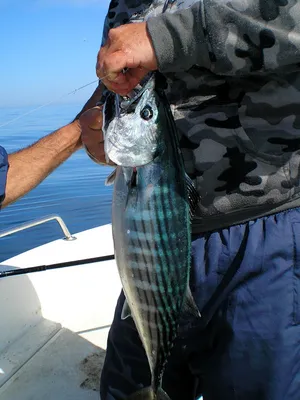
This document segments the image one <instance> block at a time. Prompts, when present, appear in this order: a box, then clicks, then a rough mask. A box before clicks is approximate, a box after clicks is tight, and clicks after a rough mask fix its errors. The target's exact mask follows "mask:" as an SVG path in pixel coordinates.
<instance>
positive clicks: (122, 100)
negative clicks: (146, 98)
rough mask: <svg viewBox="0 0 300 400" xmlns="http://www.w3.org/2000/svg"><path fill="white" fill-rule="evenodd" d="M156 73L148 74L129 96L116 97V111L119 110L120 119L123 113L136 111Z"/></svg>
mask: <svg viewBox="0 0 300 400" xmlns="http://www.w3.org/2000/svg"><path fill="white" fill-rule="evenodd" d="M153 76H154V73H153V72H151V73H150V74H148V75H147V76H146V77H145V78H144V80H143V83H142V84H139V85H137V86H136V87H135V88H134V89H133V90H132V91H131V92H130V93H129V94H128V95H127V96H120V95H116V106H117V107H116V110H118V112H119V115H118V117H120V114H123V113H132V112H134V111H135V108H136V106H137V104H138V102H139V100H140V98H141V97H142V96H143V94H144V93H145V91H146V90H147V89H148V88H149V82H150V81H151V79H152V78H153Z"/></svg>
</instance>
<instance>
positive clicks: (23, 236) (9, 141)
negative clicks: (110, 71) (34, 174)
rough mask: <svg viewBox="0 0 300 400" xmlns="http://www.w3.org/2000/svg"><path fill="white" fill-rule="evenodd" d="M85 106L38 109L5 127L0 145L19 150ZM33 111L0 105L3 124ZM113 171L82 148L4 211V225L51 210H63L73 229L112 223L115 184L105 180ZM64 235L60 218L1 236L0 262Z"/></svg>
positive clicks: (0, 222)
mask: <svg viewBox="0 0 300 400" xmlns="http://www.w3.org/2000/svg"><path fill="white" fill-rule="evenodd" d="M80 108H81V107H80V105H76V104H71V105H66V104H63V105H55V106H53V105H51V106H48V107H46V108H43V109H41V110H38V111H36V112H34V113H32V114H30V115H28V116H25V117H23V118H21V119H20V120H18V121H16V122H14V123H12V124H10V125H8V126H5V127H3V128H0V144H1V146H3V147H5V148H6V150H7V151H8V152H13V151H16V150H19V149H21V148H23V147H25V146H27V145H30V144H32V143H33V142H34V141H36V140H38V139H39V138H40V137H42V136H44V135H46V134H48V133H50V132H52V131H53V130H55V129H57V128H59V127H61V126H62V125H64V124H66V123H68V122H69V121H70V120H72V119H73V118H74V116H75V115H76V114H77V112H78V111H79V110H80ZM29 110H30V108H5V109H4V108H2V109H1V108H0V125H2V124H3V123H5V122H6V121H9V120H11V119H13V118H16V117H18V116H19V115H23V114H24V113H26V112H27V111H29ZM111 171H112V169H111V168H109V167H103V166H99V165H97V164H95V163H93V162H92V161H91V160H90V159H89V158H88V156H87V155H86V154H85V152H84V151H83V150H80V151H78V152H77V153H75V154H74V155H73V156H72V157H71V158H70V159H69V160H68V161H66V162H65V163H64V164H63V165H62V166H60V167H59V168H58V169H57V170H56V171H54V172H53V173H52V174H51V175H50V176H49V177H48V178H47V179H46V180H45V181H44V182H43V183H41V184H40V185H39V186H38V187H37V188H36V189H34V190H33V191H32V192H31V193H29V194H28V195H26V196H25V197H24V198H22V199H21V200H19V201H17V202H16V203H15V204H13V205H11V206H9V207H7V208H5V209H3V210H1V211H0V230H3V229H7V228H10V227H13V226H15V225H18V224H21V223H24V222H27V221H31V220H33V219H36V218H39V217H42V216H45V215H48V214H59V215H60V216H61V217H62V218H63V219H64V221H65V223H66V224H67V226H68V228H69V230H70V231H71V233H76V232H79V231H82V230H85V229H89V228H93V227H96V226H99V225H104V224H107V223H109V222H110V221H111V196H112V187H107V186H105V185H104V181H105V178H106V177H107V175H108V174H109V173H110V172H111ZM61 237H62V232H61V230H60V229H59V227H58V225H57V223H56V222H48V223H47V224H44V225H41V226H39V227H35V228H32V229H30V230H26V231H23V232H20V233H17V234H14V235H12V236H7V237H5V238H2V239H0V261H3V260H5V259H7V258H9V257H12V256H14V255H17V254H19V253H21V252H23V251H26V250H29V249H30V248H32V247H36V246H39V245H41V244H44V243H46V242H48V241H51V240H55V239H59V238H61ZM99 240H100V238H99Z"/></svg>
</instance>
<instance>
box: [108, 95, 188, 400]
mask: <svg viewBox="0 0 300 400" xmlns="http://www.w3.org/2000/svg"><path fill="white" fill-rule="evenodd" d="M147 95H148V96H149V95H152V96H154V94H153V93H151V92H149V93H148V94H147ZM155 99H156V103H155V104H156V106H157V110H158V112H157V119H156V121H155V124H156V129H155V131H156V136H157V137H156V140H157V149H156V154H155V156H154V157H153V160H152V161H151V162H150V163H147V164H146V165H141V166H137V167H136V168H132V167H124V166H118V167H117V171H116V178H115V182H114V185H115V187H114V195H113V206H112V227H113V238H114V244H115V255H116V262H117V265H118V269H119V274H120V278H121V281H122V285H123V290H124V293H125V296H126V300H127V302H128V305H129V309H130V314H131V316H132V317H133V320H134V322H135V325H136V328H137V330H138V332H139V336H140V338H141V341H142V343H143V345H144V348H145V351H146V354H147V358H148V361H149V366H150V370H151V375H152V383H151V387H152V389H153V391H152V392H151V393H152V394H150V392H148V393H149V396H150V397H145V398H147V399H152V398H153V399H155V398H156V397H155V396H156V393H157V392H158V391H159V389H160V385H161V379H162V375H163V371H164V367H165V364H166V361H167V359H168V356H169V354H170V350H171V348H172V345H173V343H174V340H175V338H176V336H177V330H178V323H179V318H180V315H181V312H182V307H183V303H184V302H185V299H186V295H187V289H188V284H189V273H190V259H191V254H190V251H191V250H190V249H191V232H190V206H189V198H188V188H187V182H186V177H185V173H184V167H183V160H182V157H181V154H180V153H179V146H178V139H177V135H176V130H175V124H174V121H173V117H172V114H171V111H170V109H169V107H168V104H167V103H166V99H165V97H164V95H163V93H158V94H157V93H155ZM146 103H147V102H146ZM131 119H132V116H131ZM121 122H122V121H119V126H121ZM129 128H130V127H129ZM129 128H128V129H129ZM127 133H128V132H127ZM146 133H147V132H145V131H144V132H141V133H140V135H143V134H144V135H145V134H146ZM151 135H153V127H152V130H151ZM135 150H136V149H135ZM122 157H123V156H122ZM122 159H125V158H124V157H123V158H122ZM131 161H132V158H130V162H131ZM128 311H129V310H127V312H128ZM127 312H126V310H125V309H124V315H123V316H124V317H126V314H127ZM151 396H153V397H151ZM133 398H137V399H138V398H143V397H133Z"/></svg>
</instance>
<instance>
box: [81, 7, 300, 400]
mask: <svg viewBox="0 0 300 400" xmlns="http://www.w3.org/2000/svg"><path fill="white" fill-rule="evenodd" d="M299 17H300V3H299V2H298V1H297V0H287V1H285V2H277V1H273V0H266V1H264V2H261V1H258V0H244V1H227V0H222V1H220V0H202V1H193V0H183V1H176V0H172V1H171V0H169V1H168V0H167V1H165V0H156V1H151V0H144V1H143V0H140V1H132V0H119V1H117V0H113V1H111V3H110V8H109V12H108V14H107V18H106V24H105V29H104V36H103V46H102V48H101V49H100V52H99V54H98V61H97V74H98V76H99V78H100V79H102V84H103V85H102V88H103V90H104V86H105V87H106V88H107V89H108V93H107V92H106V97H105V98H106V101H105V106H104V107H105V121H104V125H103V129H104V133H105V142H106V143H105V150H106V155H108V156H109V158H110V159H111V161H113V162H114V163H115V164H117V165H118V167H117V174H116V177H115V183H114V184H115V185H117V187H118V188H119V189H120V190H119V192H118V191H116V190H115V194H114V205H113V210H114V211H115V219H113V225H114V224H115V227H116V226H117V227H118V229H121V230H122V229H124V228H125V227H128V226H130V227H131V229H132V227H133V228H134V229H133V232H132V231H131V230H130V229H128V231H126V232H124V235H123V236H122V237H121V236H118V233H117V232H116V231H115V232H114V240H115V249H116V256H117V263H118V267H119V270H120V275H121V279H122V283H123V288H124V292H125V296H124V294H123V293H122V294H121V296H120V298H119V301H118V304H117V307H116V313H115V318H114V322H113V325H112V328H111V330H110V334H109V339H108V347H107V356H106V362H105V365H104V368H103V372H102V378H101V399H102V400H111V399H114V400H121V399H122V400H124V399H155V398H157V399H159V398H162V399H163V398H170V399H171V400H189V399H190V400H194V399H196V398H198V397H199V396H200V395H203V396H204V399H205V400H209V399H211V400H225V399H226V400H232V399H241V400H266V399H271V400H281V399H284V398H285V399H292V400H298V399H299V391H300V357H299V351H300V342H299V337H300V239H299V235H300V211H299V206H300V179H299V178H300V176H299V174H300V168H299V167H300V157H299V150H300V140H299V137H300V111H299V110H300V67H299V65H300V29H299V24H298V21H299ZM127 22H132V24H131V23H129V24H127ZM120 25H121V26H120ZM156 70H158V71H159V72H160V73H162V74H163V75H164V76H165V77H166V80H167V83H168V87H167V88H165V87H164V86H163V85H160V84H158V83H157V82H155V81H154V83H152V82H153V81H152V80H153V79H156V78H154V77H156V76H157V75H156V73H155V74H154V75H152V74H151V73H150V75H149V72H150V71H156ZM149 76H150V78H148V77H149ZM139 84H141V88H140V87H139V86H138V85H139ZM136 87H138V88H139V89H136ZM163 92H165V93H166V96H167V99H168V101H169V103H170V105H171V110H172V117H173V118H174V120H175V124H176V129H177V132H176V134H175V133H174V132H173V131H172V129H173V128H172V123H170V125H166V124H163V123H162V122H161V121H166V119H167V118H166V117H165V118H164V117H163V115H169V114H168V112H167V111H166V110H168V107H167V103H166V102H165V101H164V97H163ZM113 93H117V94H118V95H114V94H113ZM126 95H128V98H127V97H125V96H126ZM161 104H163V105H164V106H163V110H164V112H165V114H163V112H162V108H161ZM137 111H138V112H137ZM101 113H102V107H99V108H95V109H93V110H92V111H90V114H89V116H88V117H87V118H90V119H91V121H90V122H89V125H90V130H88V129H87V130H86V131H85V133H84V135H83V141H84V143H85V145H86V147H87V149H88V152H89V154H90V155H91V156H92V157H93V158H94V159H95V160H96V161H98V162H100V163H105V162H106V161H107V160H105V157H104V152H103V137H102V131H101V128H102V114H101ZM149 116H150V117H149ZM157 116H160V118H161V119H160V120H159V119H157ZM94 119H96V120H97V121H94V123H92V120H94ZM142 120H143V121H142ZM170 120H171V117H170ZM145 121H146V122H147V124H146V123H145ZM158 121H159V122H160V124H161V125H159V124H158ZM153 122H155V124H154V125H155V127H153V126H152V128H151V129H150V126H151V124H153ZM135 124H139V126H142V127H144V128H143V130H142V132H141V131H139V129H137V128H135V126H136V125H135ZM125 125H126V126H125ZM162 126H163V128H162ZM166 126H167V127H168V129H167V130H168V132H169V136H167V134H165V136H163V137H164V140H165V142H164V141H162V142H160V143H166V141H167V140H169V142H170V143H173V151H175V150H174V146H175V145H174V143H175V142H173V141H174V140H175V139H173V136H176V135H178V140H179V147H180V149H181V153H182V155H183V160H184V166H185V171H186V172H187V174H188V176H189V177H190V178H191V179H192V181H193V184H194V186H195V188H196V190H197V192H198V195H199V196H200V200H199V201H198V203H197V208H196V210H195V213H194V215H193V218H192V222H191V229H192V234H191V239H192V243H191V256H192V259H191V269H190V271H189V285H188V287H187V288H186V291H184V292H182V291H181V289H180V290H179V289H178V288H177V287H176V282H175V281H174V280H173V281H172V280H171V278H170V282H171V283H170V286H171V287H169V286H168V284H167V283H166V282H167V278H168V276H169V274H170V276H171V275H172V273H173V272H174V271H175V272H174V273H175V274H176V273H177V274H178V269H179V268H181V267H182V260H181V258H180V257H179V256H178V260H177V259H176V254H177V251H178V249H179V248H180V249H181V247H180V246H179V245H178V247H172V248H171V250H172V251H173V253H172V254H168V257H169V258H168V260H169V263H168V262H166V263H165V264H166V265H163V266H161V265H160V266H159V268H157V265H156V263H155V262H154V263H153V258H155V257H158V255H160V254H163V257H166V255H165V253H164V252H168V251H169V252H170V249H169V248H168V241H167V240H166V238H165V239H164V242H163V246H161V248H157V247H156V245H157V243H160V245H161V238H159V235H158V234H157V232H156V231H155V230H154V233H155V235H156V236H155V237H157V236H158V239H155V240H157V242H156V241H155V240H154V239H153V242H151V243H155V244H156V245H153V247H149V248H148V250H149V254H148V256H149V258H146V257H147V254H146V250H147V249H146V250H144V248H143V243H144V242H142V241H141V237H142V236H141V235H142V234H143V235H145V237H146V236H147V239H146V240H145V243H146V244H147V245H148V246H149V243H150V242H149V240H150V239H149V232H150V231H149V230H147V229H145V221H146V219H147V218H148V217H150V215H152V214H151V213H150V211H149V210H150V208H149V209H147V210H146V209H145V208H142V211H141V210H140V207H141V204H142V206H143V207H144V206H145V205H147V206H149V199H151V201H152V200H153V199H154V197H152V194H153V193H154V192H155V190H156V187H157V186H159V185H158V184H157V183H159V182H163V181H162V180H161V177H164V179H165V175H166V171H167V169H166V168H167V167H166V166H169V165H172V166H173V165H175V161H174V160H173V158H172V157H173V156H172V152H170V153H168V154H169V155H170V158H168V162H166V163H165V164H163V162H162V159H163V157H162V154H163V153H162V152H167V149H169V148H170V147H169V142H168V144H165V146H163V145H162V146H161V147H159V146H158V145H157V143H158V141H159V140H160V139H159V138H160V136H158V135H157V132H160V134H161V132H164V133H165V132H166V131H167V130H166V129H165V127H166ZM128 127H130V129H129V128H128ZM125 128H126V129H125ZM138 131H139V132H138ZM118 132H119V133H118ZM170 132H171V133H170ZM129 133H130V134H129ZM143 133H144V135H145V136H144V138H145V143H146V145H145V146H146V147H147V146H148V143H150V142H151V140H152V139H153V138H154V137H155V138H156V139H155V140H156V142H155V143H154V139H153V143H152V147H151V149H154V150H153V153H151V151H150V150H149V149H150V146H149V148H148V149H147V155H149V154H152V158H151V159H150V160H151V161H150V162H148V161H149V160H147V162H148V164H146V161H145V160H146V159H147V157H144V158H143V159H142V156H141V155H143V154H144V151H145V150H144V147H143V146H142V144H139V143H138V142H137V148H138V149H139V151H138V152H136V154H135V153H134V152H132V153H131V154H130V157H128V152H129V147H126V146H127V144H128V146H129V144H130V140H132V138H135V139H136V140H141V138H142V137H143V136H142V135H143ZM151 133H152V135H153V136H151ZM118 134H119V136H120V138H119V141H118V140H117V139H116V137H117V136H118ZM122 134H124V135H127V136H126V138H128V140H127V141H124V140H123V141H122V138H121V135H122ZM139 135H140V136H139ZM167 138H168V139H167ZM100 142H101V144H99V143H100ZM175 144H176V143H175ZM130 146H131V147H130V149H132V148H133V147H132V146H133V143H131V144H130ZM162 148H163V150H161V149H162ZM130 151H133V150H130ZM125 152H127V154H126V157H125ZM164 154H166V153H164ZM173 154H175V153H173ZM178 154H179V153H178ZM155 157H156V158H155ZM180 157H181V154H179V157H178V158H180ZM136 160H138V164H136V166H135V162H137V161H136ZM162 165H165V166H164V167H162ZM149 166H150V167H151V173H149V174H144V171H146V169H147V168H150V167H149ZM155 168H156V169H155ZM157 168H158V169H157ZM157 170H158V172H157ZM178 171H179V172H178V174H179V175H178V174H176V175H175V176H173V178H172V179H169V182H168V184H167V185H168V186H164V191H163V193H164V194H161V195H160V196H161V197H160V202H161V203H160V206H161V204H162V203H163V202H164V201H165V197H164V196H165V193H169V190H170V188H171V187H173V186H172V182H174V185H175V181H176V184H177V183H178V182H179V181H180V185H181V186H180V185H179V186H178V188H177V189H175V190H174V192H173V193H174V194H173V195H172V196H170V198H169V204H170V207H169V214H170V219H168V220H164V221H166V224H167V225H168V224H173V214H174V215H176V213H178V209H177V208H176V207H177V206H176V205H175V206H172V201H171V200H172V199H173V198H174V196H176V195H178V194H179V196H181V197H182V198H183V197H184V194H180V189H179V187H181V188H185V192H184V193H188V192H189V187H190V186H192V185H190V182H188V181H185V180H184V179H183V175H182V173H181V171H180V168H179V169H178ZM171 172H172V171H171V170H168V172H167V174H171ZM149 176H150V177H151V179H154V181H155V182H156V184H154V185H152V186H151V185H150V186H149V187H148V186H147V185H146V184H145V183H148V179H149ZM153 177H154V178H153ZM157 177H159V179H158V178H157ZM177 177H178V179H177ZM155 179H156V180H155ZM164 182H165V181H164ZM184 182H186V183H184ZM160 190H161V188H160ZM121 192H122V193H123V194H126V196H125V197H126V199H127V200H128V203H126V204H124V202H123V200H122V198H121V197H118V196H119V195H120V193H121ZM185 200H186V202H189V201H190V195H188V196H187V198H186V199H185ZM116 201H118V202H119V203H116ZM176 202H177V198H176ZM118 204H119V207H121V210H125V214H126V213H128V210H130V215H129V214H127V215H126V216H125V217H124V216H123V215H122V214H121V212H119V214H118V210H117V205H118ZM175 204H177V203H175ZM189 204H191V203H189ZM151 205H152V203H151ZM127 207H129V209H128V208H127ZM134 207H135V208H134ZM149 207H150V206H149ZM133 210H137V212H136V214H134V212H133ZM166 210H167V206H166V205H165V206H164V207H163V211H162V214H163V215H164V216H165V217H166V216H167V215H169V214H168V212H167V211H166ZM184 213H185V215H186V209H185V211H184ZM123 214H124V213H123ZM160 214H161V213H160V212H157V215H160ZM137 216H138V217H137ZM141 216H142V217H141ZM116 217H117V218H116ZM144 217H145V218H144ZM126 218H127V219H126ZM143 218H144V219H143ZM159 218H160V217H159V216H158V217H157V221H160V219H159ZM176 218H177V217H176ZM148 220H149V218H148ZM118 224H119V225H118ZM130 224H131V225H130ZM155 224H156V225H159V224H158V222H155V223H154V224H153V225H152V227H153V226H154V228H155V227H156V225H155ZM168 226H169V225H168ZM154 228H153V229H154ZM176 229H178V230H180V228H179V227H178V228H176ZM168 232H169V231H168ZM177 232H178V231H177V230H176V232H175V236H176V234H177ZM185 233H186V232H185ZM185 233H184V234H185ZM121 234H123V232H121ZM133 234H134V235H135V237H138V238H139V240H140V245H141V247H140V249H139V250H138V245H137V243H133V241H132V237H133ZM152 234H153V232H150V236H151V235H152ZM163 234H164V231H163V225H162V224H161V226H160V235H161V237H163ZM168 234H169V233H168ZM169 235H170V234H169ZM171 236H172V235H170V237H169V239H170V240H169V242H170V247H171V246H172V244H173V243H174V242H173V239H174V237H175V236H174V237H171ZM183 237H184V238H186V237H187V236H183ZM128 243H130V246H131V247H130V248H132V247H135V248H134V253H130V249H129V250H128V249H127V247H128V246H127V244H128ZM175 243H178V242H175ZM186 243H187V242H186V241H185V239H184V244H183V247H182V248H184V249H185V245H186ZM162 248H163V249H162ZM151 250H152V252H151ZM129 253H130V254H129ZM132 254H134V256H135V257H136V258H135V259H136V260H137V261H138V262H137V261H136V262H134V261H133V259H130V257H132ZM140 254H142V256H143V258H139V256H140ZM157 254H158V255H157ZM151 257H152V258H151ZM172 257H173V258H172ZM170 260H172V262H171V261H170ZM172 263H173V265H170V264H172ZM129 264H130V268H129V267H128V266H129ZM150 265H151V268H152V267H153V265H154V266H155V268H156V270H155V271H156V275H155V278H154V275H153V276H152V273H153V269H150V267H149V266H150ZM148 267H149V270H147V268H148ZM167 267H169V268H171V269H170V270H167ZM124 271H125V272H124ZM128 271H130V273H132V279H131V275H130V273H129V272H128ZM161 271H163V273H164V274H165V275H162V276H160V275H159V273H161ZM166 271H168V272H166ZM137 275H138V276H137ZM179 277H181V275H180V274H178V278H179ZM151 279H152V280H151ZM154 279H157V280H158V282H162V290H161V291H160V289H159V285H158V286H157V285H155V284H153V280H154ZM159 279H161V280H159ZM179 285H180V284H179V283H178V287H180V286H179ZM163 289H165V296H164V291H163ZM169 290H170V292H169ZM189 290H190V291H191V294H192V298H191V296H190V295H189ZM170 293H172V296H173V295H174V305H173V306H172V305H171V304H170V302H171V297H172V296H171V297H170ZM178 293H183V294H182V297H183V298H182V304H181V305H180V307H181V308H180V307H179V308H178V309H177V308H176V307H177V306H176V305H177V304H179V302H178ZM125 297H126V300H125ZM193 300H194V302H193ZM195 303H196V304H195ZM185 305H188V307H185ZM172 307H173V308H172ZM152 309H153V313H152V311H151V310H152ZM145 310H146V312H144V311H145ZM178 310H179V311H178ZM143 312H144V314H143ZM151 313H152V314H151ZM177 314H181V319H180V320H178V319H176V318H177V317H178V315H177ZM153 315H154V316H156V318H154V317H153ZM141 316H142V317H143V318H142V317H141ZM175 316H176V318H175ZM150 325H151V327H150V328H151V329H152V328H153V327H155V329H154V328H153V329H152V330H151V329H150V328H149V326H150ZM178 325H179V328H178ZM145 326H147V329H148V331H147V329H146V328H145ZM174 326H175V327H177V328H178V329H177V337H176V338H175V337H174V336H173V327H174ZM168 341H172V346H171V347H170V349H169V348H167V347H166V345H167V344H168ZM149 343H150V344H151V345H150V344H149ZM153 343H154V344H156V346H153ZM158 344H160V347H159V346H158ZM152 352H153V354H152ZM169 352H170V355H169ZM157 354H160V356H159V357H158V358H157ZM161 354H162V355H161ZM162 357H164V358H165V360H164V361H163V363H162V365H160V367H161V368H158V369H157V368H156V367H157V359H159V360H162ZM153 360H154V361H153ZM166 360H167V363H166V365H165V364H164V362H165V361H166ZM155 363H156V364H155ZM154 364H155V365H154ZM153 365H154V367H153ZM153 375H155V377H154V378H153ZM147 388H148V389H147Z"/></svg>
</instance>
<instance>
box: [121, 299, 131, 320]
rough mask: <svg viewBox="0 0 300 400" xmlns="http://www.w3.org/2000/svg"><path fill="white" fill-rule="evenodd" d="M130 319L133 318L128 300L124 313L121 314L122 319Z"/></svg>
mask: <svg viewBox="0 0 300 400" xmlns="http://www.w3.org/2000/svg"><path fill="white" fill-rule="evenodd" d="M128 317H131V310H130V307H129V304H128V303H127V300H125V302H124V304H123V309H122V313H121V319H122V320H124V319H126V318H128Z"/></svg>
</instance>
